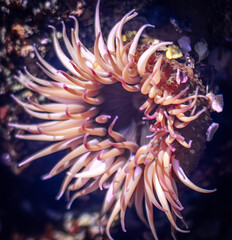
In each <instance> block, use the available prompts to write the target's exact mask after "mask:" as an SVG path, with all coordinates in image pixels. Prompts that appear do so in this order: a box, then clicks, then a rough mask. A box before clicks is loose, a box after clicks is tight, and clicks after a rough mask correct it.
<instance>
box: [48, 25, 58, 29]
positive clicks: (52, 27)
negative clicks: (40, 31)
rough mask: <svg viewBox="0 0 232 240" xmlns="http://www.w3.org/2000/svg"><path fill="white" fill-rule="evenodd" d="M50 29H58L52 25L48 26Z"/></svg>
mask: <svg viewBox="0 0 232 240" xmlns="http://www.w3.org/2000/svg"><path fill="white" fill-rule="evenodd" d="M48 27H49V28H51V29H52V30H55V29H56V28H55V27H54V26H52V25H50V24H49V25H48Z"/></svg>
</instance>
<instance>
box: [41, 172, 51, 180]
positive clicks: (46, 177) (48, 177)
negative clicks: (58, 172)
mask: <svg viewBox="0 0 232 240" xmlns="http://www.w3.org/2000/svg"><path fill="white" fill-rule="evenodd" d="M50 178H52V175H51V174H50V173H49V174H47V175H43V176H42V177H41V179H42V180H47V179H50Z"/></svg>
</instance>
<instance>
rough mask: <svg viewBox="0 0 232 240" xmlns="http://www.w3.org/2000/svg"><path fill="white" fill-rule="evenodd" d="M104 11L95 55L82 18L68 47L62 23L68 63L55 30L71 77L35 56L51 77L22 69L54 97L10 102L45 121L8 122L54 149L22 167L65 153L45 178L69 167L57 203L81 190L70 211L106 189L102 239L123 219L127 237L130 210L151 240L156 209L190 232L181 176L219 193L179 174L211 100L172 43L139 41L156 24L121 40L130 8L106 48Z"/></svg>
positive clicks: (201, 133) (202, 131)
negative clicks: (84, 39) (84, 38)
mask: <svg viewBox="0 0 232 240" xmlns="http://www.w3.org/2000/svg"><path fill="white" fill-rule="evenodd" d="M99 4H100V1H98V3H97V7H96V15H95V38H96V39H95V42H94V48H93V52H91V51H89V50H88V49H87V48H86V47H85V46H84V45H83V44H82V43H81V41H80V39H79V37H78V31H79V29H78V21H77V19H76V18H75V17H73V16H71V17H70V18H72V19H73V20H74V23H75V29H72V31H71V41H70V40H69V38H68V37H67V34H66V28H65V24H64V22H62V24H63V39H64V43H65V46H66V48H67V51H68V53H69V55H70V57H71V58H69V57H67V56H66V55H65V53H64V52H63V50H62V48H61V46H60V44H59V41H58V39H57V33H56V29H55V28H54V27H53V26H50V28H52V30H53V42H54V48H55V51H56V54H57V56H58V58H59V59H60V61H61V63H62V64H63V65H64V67H65V68H66V69H67V70H68V71H67V72H65V71H62V70H57V69H55V68H54V67H53V66H51V65H50V64H49V63H48V62H46V61H45V60H44V59H43V58H42V57H41V56H40V54H39V52H38V51H37V50H36V49H35V53H36V56H37V58H38V60H39V63H38V66H39V67H40V69H41V70H42V71H43V72H44V73H45V74H46V75H47V76H48V77H49V78H50V80H46V79H41V78H38V77H35V76H33V75H32V74H31V73H30V72H29V71H28V70H27V69H26V68H25V73H22V72H20V73H19V75H18V76H17V77H16V78H17V80H18V81H19V82H20V83H21V84H23V85H24V86H25V87H26V88H28V89H30V90H32V91H34V92H37V93H39V94H41V95H43V96H45V97H46V98H47V99H49V100H50V102H49V103H46V104H38V103H36V102H35V101H33V100H32V99H30V98H28V103H24V102H22V101H21V100H19V99H18V98H16V97H15V96H13V98H14V99H15V101H16V102H17V103H18V104H20V105H21V106H22V107H23V108H24V109H25V111H26V112H27V113H28V114H30V115H31V116H33V117H35V118H39V119H43V120H44V122H41V123H38V124H18V123H9V125H10V126H11V127H14V128H18V129H21V130H25V131H27V132H29V134H17V135H16V137H17V138H20V139H26V140H40V141H51V142H55V143H52V145H50V146H48V147H46V148H45V149H43V150H41V151H39V152H37V153H35V154H33V155H32V156H31V157H29V158H27V159H25V160H24V161H23V162H21V163H20V164H19V166H23V165H25V164H28V163H31V162H32V161H34V160H36V159H38V158H41V157H43V156H46V155H49V154H52V153H55V152H58V151H61V150H65V149H69V150H70V151H69V152H68V153H67V154H66V155H65V156H64V157H63V158H62V159H61V160H60V161H58V163H57V164H56V165H55V166H54V167H53V168H52V170H51V171H50V172H49V173H48V174H47V175H46V176H45V177H44V179H48V178H51V177H53V176H55V175H57V174H59V173H60V172H62V171H64V170H67V175H66V177H65V179H64V181H63V184H62V186H61V189H60V192H59V194H58V196H57V199H60V198H61V197H62V195H63V194H64V192H65V191H67V192H68V193H70V192H72V191H75V193H73V194H72V196H71V199H70V201H69V204H68V207H70V206H71V204H72V202H73V201H74V200H75V199H77V198H78V197H80V196H83V195H86V194H89V193H91V192H93V191H95V190H97V189H101V190H103V189H107V192H106V196H105V200H104V203H103V207H102V211H101V215H100V218H101V219H102V218H103V217H105V216H108V221H107V225H106V233H107V235H108V237H109V238H110V239H112V237H111V235H110V227H111V225H112V223H113V221H114V219H115V217H116V216H117V215H118V214H120V220H121V225H122V229H123V231H126V229H125V223H124V217H125V212H126V209H127V207H128V206H129V205H131V204H134V206H135V209H136V212H137V213H138V216H139V217H140V218H141V220H142V221H143V222H145V223H147V221H148V224H149V226H150V228H151V231H152V233H153V236H154V238H155V239H158V237H157V234H156V230H155V227H154V222H153V205H154V206H156V207H157V208H158V209H160V210H161V211H163V212H164V213H165V214H166V215H167V218H168V219H169V221H170V223H171V225H172V227H173V228H174V229H175V230H177V231H180V232H188V230H182V229H181V228H179V227H178V226H177V224H176V219H177V218H179V219H180V220H181V221H182V222H183V223H184V225H185V226H186V228H187V224H186V223H185V221H184V219H183V217H182V215H181V210H182V209H183V206H182V204H181V202H180V200H179V198H178V190H177V185H176V177H177V178H178V179H179V180H180V181H181V182H183V183H184V184H185V185H187V186H188V187H190V188H192V189H194V190H196V191H199V192H203V193H209V192H213V191H215V189H214V190H205V189H203V188H200V187H198V186H196V185H194V184H193V183H192V182H191V181H190V180H189V179H188V177H187V176H186V174H185V172H184V170H183V169H185V168H186V165H188V164H190V163H191V161H192V159H194V158H196V156H198V155H197V151H199V150H201V149H202V144H203V143H204V142H205V140H206V130H207V128H208V126H209V124H210V117H209V114H210V111H211V109H212V96H213V95H212V94H211V95H209V94H207V93H206V91H205V87H204V86H203V85H202V82H201V80H200V79H198V76H197V75H196V74H194V72H193V69H192V68H190V67H188V66H186V65H185V64H183V63H179V62H178V61H176V60H175V59H168V58H167V57H166V55H165V52H166V51H167V47H168V46H170V45H171V44H172V42H163V41H154V42H149V43H146V42H143V43H140V42H139V40H140V37H141V34H142V32H143V30H144V29H145V28H147V27H153V26H151V25H149V24H146V25H143V26H142V27H141V28H140V29H139V30H138V31H137V33H136V35H135V36H134V38H133V39H132V40H131V39H129V38H127V39H126V41H123V40H122V28H123V25H124V24H125V23H126V22H128V21H129V20H131V19H133V18H134V17H135V16H136V15H137V13H136V12H135V11H134V10H132V11H130V12H129V13H127V14H126V15H125V16H124V17H123V18H122V19H121V20H120V21H119V22H118V23H116V25H115V26H114V27H113V28H112V30H111V31H110V33H109V36H108V39H107V42H106V43H105V42H104V39H103V36H102V31H101V27H100V19H99ZM181 166H182V167H183V168H182V167H181ZM175 176H176V177H175ZM144 206H145V207H144ZM144 210H145V212H146V214H144Z"/></svg>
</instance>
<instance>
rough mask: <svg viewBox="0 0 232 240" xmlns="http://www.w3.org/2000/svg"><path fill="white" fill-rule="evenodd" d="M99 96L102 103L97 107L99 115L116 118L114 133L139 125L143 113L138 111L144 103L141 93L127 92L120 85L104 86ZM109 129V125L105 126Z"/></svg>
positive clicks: (144, 98)
mask: <svg viewBox="0 0 232 240" xmlns="http://www.w3.org/2000/svg"><path fill="white" fill-rule="evenodd" d="M101 95H102V96H103V99H104V101H103V103H102V104H101V105H100V106H99V108H100V112H99V114H106V115H109V116H111V117H112V118H113V119H114V118H115V117H116V116H118V119H117V122H116V123H115V125H114V129H115V130H116V131H120V130H123V129H124V128H127V127H128V126H129V125H130V124H132V123H135V124H138V125H139V124H141V123H142V117H143V113H142V112H141V111H140V110H139V108H140V106H141V105H142V104H143V102H145V100H146V97H145V96H144V95H142V94H141V92H135V93H132V92H128V91H126V90H125V89H124V88H123V87H122V85H121V84H120V83H115V84H113V85H108V86H105V87H104V88H103V89H102V91H101ZM106 127H109V123H108V124H107V125H106Z"/></svg>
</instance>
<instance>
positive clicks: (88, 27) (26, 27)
mask: <svg viewBox="0 0 232 240" xmlns="http://www.w3.org/2000/svg"><path fill="white" fill-rule="evenodd" d="M95 6H96V1H90V0H86V1H71V0H68V1H61V0H54V1H41V0H40V1H36V0H31V1H30V0H24V1H23V0H1V1H0V25H1V26H0V40H1V44H0V122H1V129H0V140H1V142H0V144H1V149H0V239H6V240H9V239H12V240H21V239H27V238H29V237H32V239H54V237H53V234H54V232H56V231H58V230H59V231H62V232H65V233H66V234H67V236H68V235H69V234H71V233H70V232H69V231H67V229H65V228H64V218H63V217H64V214H65V212H66V209H65V206H66V201H65V199H64V198H62V199H61V200H60V201H56V200H55V196H56V194H57V193H58V191H59V187H60V184H61V182H62V178H63V176H64V175H62V174H61V175H60V176H58V177H55V178H54V179H51V180H47V181H42V180H41V176H42V175H43V174H46V173H47V172H48V171H49V169H51V167H52V166H53V165H54V164H55V162H56V161H57V159H59V158H61V154H62V153H61V154H54V155H52V156H49V157H46V158H43V159H39V160H37V161H35V162H34V163H33V164H31V166H30V167H28V168H26V169H18V168H17V162H19V161H22V160H23V159H24V158H25V157H26V156H29V155H30V154H32V153H33V152H35V151H37V150H39V149H40V148H41V147H43V146H45V145H46V144H44V143H37V142H32V141H31V142H30V141H28V142H27V141H20V140H17V139H15V138H14V134H15V132H14V131H13V130H12V129H9V128H8V127H7V123H8V122H11V121H12V122H21V123H25V122H31V121H34V120H33V119H31V118H30V117H29V116H28V115H27V114H26V113H25V112H24V111H23V110H22V108H21V107H19V106H17V104H16V103H15V102H14V101H13V100H12V98H11V97H10V94H12V93H13V94H15V95H17V96H19V97H21V99H22V98H26V97H27V96H30V95H31V94H32V93H31V92H30V91H28V90H27V89H25V88H22V86H20V85H19V84H18V83H17V81H16V80H15V79H14V78H13V76H14V75H15V74H17V70H22V69H23V66H24V65H26V66H27V67H28V68H29V70H30V71H31V72H32V73H33V74H38V75H40V74H41V73H40V72H39V71H38V68H37V67H36V66H35V62H36V58H35V57H34V53H33V52H32V51H31V50H32V46H33V45H34V44H35V45H36V46H37V48H38V49H39V50H40V51H41V52H42V55H43V56H45V57H46V59H47V60H48V61H49V62H50V63H52V64H54V65H55V66H56V67H57V68H59V67H60V68H61V66H60V63H59V62H58V60H57V59H56V57H55V54H54V50H53V46H52V42H51V31H50V29H49V28H48V27H47V25H49V24H51V25H54V26H55V27H57V29H58V30H59V31H60V30H61V24H60V21H61V20H65V22H66V26H67V29H70V28H71V27H72V26H73V22H72V21H71V20H70V19H69V18H68V16H69V15H70V14H73V15H76V16H77V17H78V20H79V24H80V37H81V40H82V42H83V43H84V45H85V46H87V47H88V48H91V47H92V46H93V41H94V30H93V25H92V24H93V18H94V11H95ZM133 8H135V9H136V10H137V11H138V12H139V16H138V17H136V18H135V19H134V20H133V21H132V22H131V23H128V24H127V25H126V29H128V30H137V29H138V28H139V26H141V25H142V24H144V23H151V24H155V25H156V28H155V30H152V31H151V30H150V31H148V32H147V33H148V34H149V35H150V36H152V37H155V38H158V39H162V40H172V41H174V42H175V43H176V44H177V40H178V39H179V38H180V37H182V36H188V37H190V39H191V46H192V49H194V48H193V46H194V44H195V43H196V42H198V41H199V40H201V39H204V40H205V41H206V42H207V44H208V49H209V56H208V57H207V58H206V59H204V60H203V61H201V62H200V63H196V71H198V73H199V74H200V77H201V78H202V79H203V81H204V83H205V84H209V85H210V86H211V88H212V89H213V90H214V91H215V93H223V95H224V102H225V106H224V111H223V112H222V113H220V114H213V115H212V117H213V119H214V121H215V122H218V123H219V124H220V128H219V130H218V132H217V133H216V134H215V137H214V139H213V140H212V142H210V143H207V148H206V151H205V154H204V155H203V156H202V158H201V159H200V161H199V165H198V167H197V168H196V169H192V171H191V174H190V178H191V180H192V181H193V182H194V183H196V184H197V185H199V186H202V187H205V188H214V187H216V188H217V189H218V190H217V192H216V193H213V194H201V193H196V192H194V191H192V190H189V189H187V188H186V187H184V186H183V185H182V184H179V189H180V199H181V202H182V204H183V205H184V207H185V209H184V211H183V215H184V217H185V220H186V221H187V223H188V224H189V227H190V230H191V232H190V233H189V234H179V233H177V238H178V239H186V240H195V239H199V240H201V239H202V240H203V239H205V240H208V239H210V240H214V239H215V240H216V239H223V240H227V239H228V240H229V239H232V227H231V226H232V220H231V215H232V207H231V203H232V194H231V190H232V187H231V179H232V161H231V157H232V121H231V104H232V94H231V91H232V4H231V1H229V0H223V1H219V0H211V1H209V0H206V1H199V0H189V1H185V0H175V1H174V0H165V1H161V0H160V1H155V0H153V1H152V0H145V1H139V0H133V1H106V0H105V1H104V0H103V1H101V7H100V12H101V21H102V28H103V33H105V36H107V33H108V31H109V29H110V28H111V27H112V25H113V24H115V23H116V22H117V21H118V20H119V19H120V18H121V17H122V16H123V15H124V14H125V13H126V12H128V11H129V10H131V9H133ZM170 18H175V19H177V20H178V21H179V23H180V24H179V27H180V30H182V32H178V31H176V28H175V27H174V26H173V25H171V23H170V21H169V19H170ZM190 30H191V32H190ZM190 54H191V56H192V57H193V58H194V59H195V60H196V61H197V54H196V52H195V51H194V50H192V51H191V52H190ZM41 101H43V99H41ZM103 195H104V193H102V192H97V193H94V194H92V195H91V196H90V197H84V198H82V199H79V200H77V201H76V202H75V203H74V204H73V207H72V209H71V211H70V213H71V214H74V216H78V215H80V214H81V213H83V212H88V213H89V214H91V213H92V212H97V211H98V210H99V209H100V206H101V202H102V199H103ZM154 218H155V225H156V227H157V232H158V236H159V237H160V239H162V240H163V239H171V235H170V226H169V223H168V222H167V220H166V219H165V217H163V216H162V214H160V213H159V212H158V211H157V212H156V211H155V215H154ZM126 227H127V233H122V231H121V227H120V225H119V223H117V224H116V225H115V227H113V228H112V235H113V236H115V239H133V240H135V239H152V238H151V234H150V231H149V229H147V228H146V227H145V225H143V224H142V223H141V222H140V221H139V220H138V218H137V216H136V214H135V213H134V210H133V209H132V210H127V214H126ZM73 236H74V235H73ZM87 238H88V237H87V235H86V237H85V239H87ZM60 239H62V238H60Z"/></svg>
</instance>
